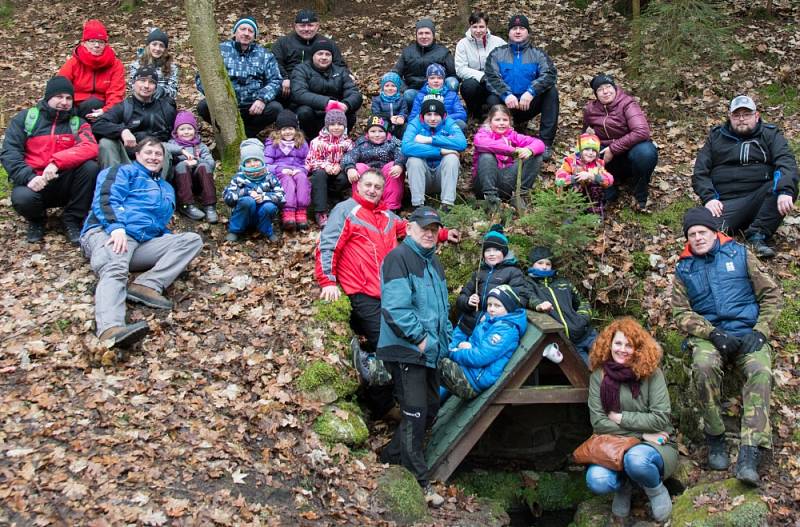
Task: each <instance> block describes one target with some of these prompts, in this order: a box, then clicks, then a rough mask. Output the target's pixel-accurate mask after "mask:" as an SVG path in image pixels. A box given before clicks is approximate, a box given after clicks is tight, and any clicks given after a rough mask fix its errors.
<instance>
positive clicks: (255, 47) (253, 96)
mask: <svg viewBox="0 0 800 527" xmlns="http://www.w3.org/2000/svg"><path fill="white" fill-rule="evenodd" d="M219 52H220V53H221V54H222V62H223V64H225V69H226V70H228V76H229V77H230V78H231V84H233V91H234V92H236V100H237V101H238V103H239V106H249V105H251V104H253V103H254V102H255V101H256V100H260V101H263V102H265V103H268V102H270V101H272V100H273V99H275V97H276V96H277V95H278V90H279V89H280V87H281V82H282V81H283V77H282V76H281V72H280V70H278V61H277V60H275V56H274V55H273V54H272V53H270V52H269V51H267V50H266V48H264V46H262V45H260V44H256V43H255V42H254V43H252V44H250V45H249V46H248V47H247V51H245V52H242V50H241V47H239V43H238V42H236V41H234V40H226V41H225V42H221V43H220V45H219ZM195 84H196V85H197V89H198V91H200V93H203V94H204V93H205V92H204V91H203V84H202V83H201V82H200V74H199V73H198V74H197V75H195Z"/></svg>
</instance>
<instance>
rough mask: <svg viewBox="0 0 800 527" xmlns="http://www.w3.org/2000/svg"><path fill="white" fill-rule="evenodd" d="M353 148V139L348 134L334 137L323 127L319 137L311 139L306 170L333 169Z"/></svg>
mask: <svg viewBox="0 0 800 527" xmlns="http://www.w3.org/2000/svg"><path fill="white" fill-rule="evenodd" d="M352 148H353V141H352V140H351V139H350V138H349V137H347V136H346V135H341V136H339V137H334V136H332V135H331V134H329V133H328V130H327V129H325V128H323V129H322V131H321V132H320V133H319V135H318V136H317V137H315V138H314V139H313V140H312V141H311V146H309V147H308V156H306V170H308V171H309V172H311V171H313V170H320V169H322V170H325V171H326V172H327V171H328V169H332V168H333V167H335V166H337V165H338V166H340V167H341V163H342V158H343V157H344V155H345V154H346V153H347V152H349V151H350V149H352Z"/></svg>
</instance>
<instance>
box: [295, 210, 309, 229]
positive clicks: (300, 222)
mask: <svg viewBox="0 0 800 527" xmlns="http://www.w3.org/2000/svg"><path fill="white" fill-rule="evenodd" d="M294 221H295V222H296V223H297V230H300V231H304V230H306V229H308V214H307V213H306V209H298V210H297V212H295V213H294Z"/></svg>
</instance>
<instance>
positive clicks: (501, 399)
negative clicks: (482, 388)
mask: <svg viewBox="0 0 800 527" xmlns="http://www.w3.org/2000/svg"><path fill="white" fill-rule="evenodd" d="M588 399H589V388H576V387H572V386H528V387H525V388H517V389H515V390H512V389H506V390H503V393H501V394H499V395H498V396H497V397H495V399H494V401H492V404H494V405H504V404H551V403H585V402H586V401H587V400H588Z"/></svg>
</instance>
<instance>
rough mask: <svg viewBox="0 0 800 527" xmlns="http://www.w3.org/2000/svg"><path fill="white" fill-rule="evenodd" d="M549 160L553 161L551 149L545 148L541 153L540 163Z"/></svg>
mask: <svg viewBox="0 0 800 527" xmlns="http://www.w3.org/2000/svg"><path fill="white" fill-rule="evenodd" d="M551 159H553V148H552V147H550V146H545V147H544V152H542V161H550V160H551Z"/></svg>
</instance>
